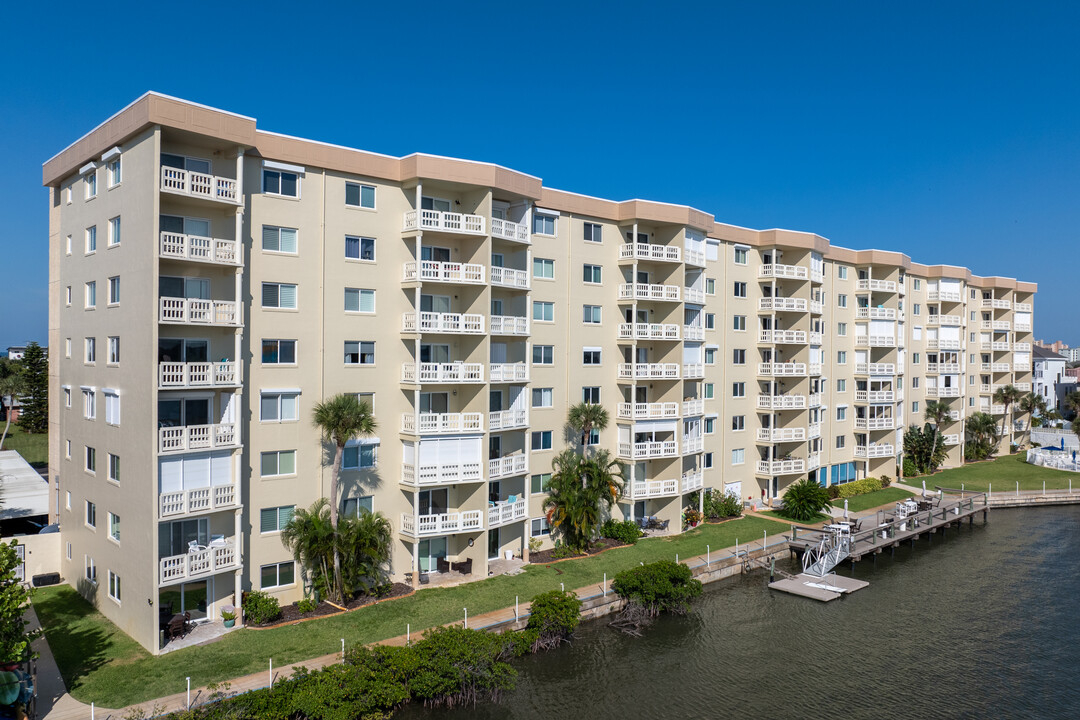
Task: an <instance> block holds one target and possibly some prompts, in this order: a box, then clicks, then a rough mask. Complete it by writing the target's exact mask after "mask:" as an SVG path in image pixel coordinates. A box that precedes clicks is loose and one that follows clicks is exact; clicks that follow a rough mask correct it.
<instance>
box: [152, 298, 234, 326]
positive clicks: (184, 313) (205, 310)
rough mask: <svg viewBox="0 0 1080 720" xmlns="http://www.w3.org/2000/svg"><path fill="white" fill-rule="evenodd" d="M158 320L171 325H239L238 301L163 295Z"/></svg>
mask: <svg viewBox="0 0 1080 720" xmlns="http://www.w3.org/2000/svg"><path fill="white" fill-rule="evenodd" d="M159 301H160V305H159V309H160V315H159V316H158V319H159V321H160V322H163V323H169V324H171V325H228V326H231V327H237V326H239V325H240V318H241V315H240V303H238V302H236V301H235V300H202V299H199V298H178V297H163V298H160V299H159Z"/></svg>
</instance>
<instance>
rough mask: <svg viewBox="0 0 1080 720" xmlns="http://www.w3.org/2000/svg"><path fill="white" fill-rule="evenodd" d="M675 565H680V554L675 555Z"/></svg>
mask: <svg viewBox="0 0 1080 720" xmlns="http://www.w3.org/2000/svg"><path fill="white" fill-rule="evenodd" d="M675 564H676V565H678V564H679V553H675Z"/></svg>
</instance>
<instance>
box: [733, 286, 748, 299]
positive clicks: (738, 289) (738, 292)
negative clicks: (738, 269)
mask: <svg viewBox="0 0 1080 720" xmlns="http://www.w3.org/2000/svg"><path fill="white" fill-rule="evenodd" d="M735 297H741V298H744V297H746V283H744V282H737V283H735Z"/></svg>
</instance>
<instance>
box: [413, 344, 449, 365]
mask: <svg viewBox="0 0 1080 720" xmlns="http://www.w3.org/2000/svg"><path fill="white" fill-rule="evenodd" d="M420 362H423V363H448V362H450V346H449V345H445V344H435V343H424V344H423V345H421V346H420Z"/></svg>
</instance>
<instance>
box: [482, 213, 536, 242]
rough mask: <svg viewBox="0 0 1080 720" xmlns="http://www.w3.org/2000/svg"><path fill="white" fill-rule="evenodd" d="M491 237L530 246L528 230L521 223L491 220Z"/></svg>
mask: <svg viewBox="0 0 1080 720" xmlns="http://www.w3.org/2000/svg"><path fill="white" fill-rule="evenodd" d="M491 237H494V238H499V239H500V240H509V241H511V242H516V243H523V244H525V245H529V244H531V241H530V240H529V228H527V227H526V226H525V225H523V224H522V223H516V222H510V221H509V220H503V219H502V218H491Z"/></svg>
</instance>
